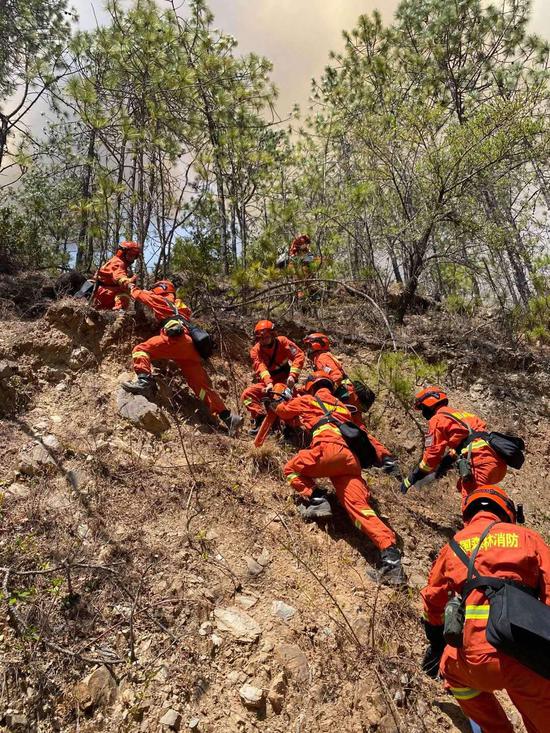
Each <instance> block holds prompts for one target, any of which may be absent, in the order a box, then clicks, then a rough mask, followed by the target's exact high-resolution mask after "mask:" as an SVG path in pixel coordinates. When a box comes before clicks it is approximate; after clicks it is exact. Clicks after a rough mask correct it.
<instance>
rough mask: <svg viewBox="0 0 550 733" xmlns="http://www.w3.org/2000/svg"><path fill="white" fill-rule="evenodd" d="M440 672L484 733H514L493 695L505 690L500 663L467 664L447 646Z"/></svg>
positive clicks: (479, 660) (480, 661) (488, 658)
mask: <svg viewBox="0 0 550 733" xmlns="http://www.w3.org/2000/svg"><path fill="white" fill-rule="evenodd" d="M476 661H477V663H476ZM440 670H441V673H442V675H443V677H444V678H445V687H446V688H447V689H448V690H449V691H450V692H451V694H452V695H453V697H454V698H455V699H456V701H457V702H458V704H459V705H460V707H461V708H462V710H463V711H464V714H465V715H466V716H467V717H468V718H471V719H472V720H473V721H474V722H476V723H477V724H478V725H479V726H480V727H481V730H482V731H483V733H514V726H513V725H512V724H511V723H510V721H509V720H508V717H507V715H506V713H505V712H504V710H503V708H502V706H501V704H500V703H499V702H498V700H497V699H496V697H495V696H494V695H493V691H494V690H499V689H502V688H503V687H504V683H503V679H502V676H501V675H500V669H499V666H498V662H495V660H494V659H493V657H492V655H487V654H485V655H480V656H479V657H477V658H476V657H469V658H468V661H466V659H465V657H464V656H463V654H462V653H461V652H459V651H458V650H457V649H453V648H451V647H448V646H447V647H446V648H445V652H444V654H443V658H442V660H441V666H440ZM541 730H542V729H541Z"/></svg>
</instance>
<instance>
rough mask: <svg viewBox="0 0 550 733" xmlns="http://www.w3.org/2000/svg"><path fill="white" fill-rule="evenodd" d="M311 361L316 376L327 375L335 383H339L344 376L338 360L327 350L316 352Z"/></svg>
mask: <svg viewBox="0 0 550 733" xmlns="http://www.w3.org/2000/svg"><path fill="white" fill-rule="evenodd" d="M313 363H314V365H315V376H316V377H317V376H318V377H329V378H330V379H332V381H333V382H334V383H335V384H340V382H341V381H342V379H343V378H344V376H345V375H344V370H343V369H342V365H341V364H340V362H339V361H338V360H337V359H335V358H334V356H333V355H332V354H331V353H329V352H328V351H323V352H321V353H320V354H317V355H316V356H315V358H314V362H313Z"/></svg>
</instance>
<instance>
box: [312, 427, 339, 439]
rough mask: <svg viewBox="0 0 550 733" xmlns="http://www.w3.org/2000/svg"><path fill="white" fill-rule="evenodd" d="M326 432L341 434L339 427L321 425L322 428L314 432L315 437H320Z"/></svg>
mask: <svg viewBox="0 0 550 733" xmlns="http://www.w3.org/2000/svg"><path fill="white" fill-rule="evenodd" d="M325 430H331V431H332V432H333V433H338V434H339V433H340V431H339V430H338V428H337V427H335V426H334V425H321V427H320V428H317V430H314V431H313V437H315V436H316V435H319V433H323V432H324V431H325Z"/></svg>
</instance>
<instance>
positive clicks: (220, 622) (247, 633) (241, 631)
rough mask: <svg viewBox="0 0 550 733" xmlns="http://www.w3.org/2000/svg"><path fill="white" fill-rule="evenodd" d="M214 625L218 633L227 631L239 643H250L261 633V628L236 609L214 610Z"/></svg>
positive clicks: (249, 617) (232, 607)
mask: <svg viewBox="0 0 550 733" xmlns="http://www.w3.org/2000/svg"><path fill="white" fill-rule="evenodd" d="M214 617H215V619H216V625H217V627H218V629H219V630H220V631H227V632H229V633H230V634H231V635H232V636H234V637H235V638H236V639H238V640H239V641H243V642H247V643H251V642H253V641H256V640H257V639H258V637H259V636H260V634H261V633H262V629H261V627H260V626H259V625H258V623H257V622H256V621H255V620H254V619H253V618H252V617H251V616H249V615H248V614H246V613H244V612H243V611H241V610H240V609H238V608H235V607H234V606H231V607H229V608H216V609H214Z"/></svg>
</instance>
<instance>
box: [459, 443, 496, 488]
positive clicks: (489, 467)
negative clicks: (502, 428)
mask: <svg viewBox="0 0 550 733" xmlns="http://www.w3.org/2000/svg"><path fill="white" fill-rule="evenodd" d="M507 470H508V466H507V465H506V463H505V462H504V461H503V460H502V459H501V458H499V457H498V456H496V455H495V454H494V453H493V451H492V450H490V449H483V448H482V449H481V450H479V451H475V452H474V453H473V454H472V473H473V478H472V479H471V480H470V481H462V479H460V480H459V481H458V484H457V488H458V490H459V491H460V492H461V493H462V497H463V498H464V497H466V496H467V495H468V494H471V493H472V491H473V490H474V489H475V488H477V487H478V486H484V485H485V484H498V483H500V482H501V481H502V479H503V478H504V477H505V476H506V472H507Z"/></svg>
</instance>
